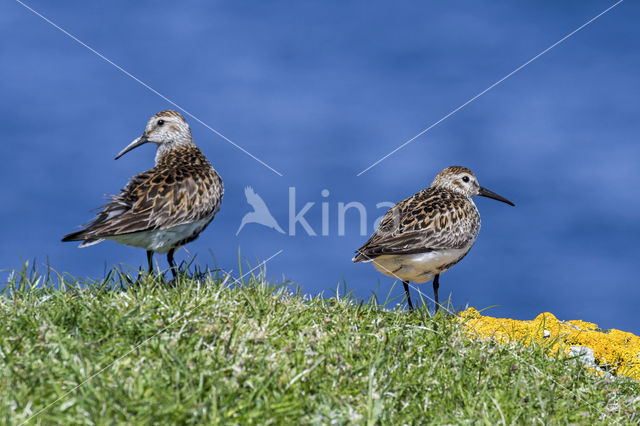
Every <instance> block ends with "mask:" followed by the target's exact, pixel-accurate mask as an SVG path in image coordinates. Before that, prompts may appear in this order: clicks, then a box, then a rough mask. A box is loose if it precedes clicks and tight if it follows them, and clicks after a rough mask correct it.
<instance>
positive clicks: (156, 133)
mask: <svg viewBox="0 0 640 426" xmlns="http://www.w3.org/2000/svg"><path fill="white" fill-rule="evenodd" d="M148 142H150V143H154V144H156V145H158V149H159V150H163V151H164V150H166V149H171V148H173V147H175V146H178V145H183V144H192V143H193V140H192V138H191V130H190V129H189V125H188V124H187V122H186V120H185V119H184V117H183V116H182V115H181V114H180V113H178V112H176V111H171V110H168V111H161V112H159V113H157V114H156V115H154V116H153V117H151V118H150V119H149V122H148V123H147V127H146V128H145V130H144V133H142V136H140V137H139V138H137V139H136V140H134V141H133V142H131V143H130V144H129V145H128V146H127V147H126V148H125V149H123V150H122V151H120V153H119V154H118V155H117V156H116V160H117V159H118V158H120V157H122V156H123V155H124V154H126V153H127V152H129V151H131V150H132V149H134V148H137V147H139V146H140V145H143V144H145V143H148Z"/></svg>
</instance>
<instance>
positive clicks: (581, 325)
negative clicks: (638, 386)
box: [458, 308, 640, 380]
mask: <svg viewBox="0 0 640 426" xmlns="http://www.w3.org/2000/svg"><path fill="white" fill-rule="evenodd" d="M458 318H459V319H460V321H462V322H463V323H464V325H465V328H466V329H467V331H468V332H469V334H470V335H473V336H477V337H480V338H491V339H495V340H497V341H499V342H505V343H506V342H510V341H517V342H520V343H523V344H525V345H529V344H531V343H533V342H535V343H537V344H540V345H545V346H547V347H548V349H549V353H550V354H554V355H555V354H563V353H564V354H566V355H568V356H572V357H576V356H577V357H578V358H579V359H580V360H581V361H583V362H584V361H588V363H587V364H588V366H589V367H591V368H593V369H594V370H595V371H600V372H608V373H611V374H613V375H622V376H627V377H630V378H632V379H635V380H640V337H638V336H636V335H634V334H631V333H627V332H624V331H620V330H616V329H611V330H601V329H599V328H598V326H597V325H596V324H594V323H590V322H586V321H581V320H574V321H560V320H558V319H557V318H556V317H555V316H554V315H553V314H551V313H549V312H544V313H541V314H540V315H538V316H537V317H536V318H534V319H533V320H530V321H520V320H513V319H509V318H493V317H488V316H483V315H481V314H480V313H479V312H478V311H477V310H476V309H474V308H468V309H467V310H465V311H463V312H461V313H460V314H458ZM589 362H590V363H592V364H589Z"/></svg>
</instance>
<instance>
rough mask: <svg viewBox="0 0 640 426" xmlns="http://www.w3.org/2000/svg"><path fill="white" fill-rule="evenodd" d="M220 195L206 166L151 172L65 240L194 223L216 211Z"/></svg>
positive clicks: (217, 179)
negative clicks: (82, 228)
mask: <svg viewBox="0 0 640 426" xmlns="http://www.w3.org/2000/svg"><path fill="white" fill-rule="evenodd" d="M222 193H223V187H222V180H221V179H220V177H219V176H218V174H217V173H216V172H215V170H213V169H212V168H211V167H210V166H208V165H203V166H202V167H190V168H189V169H188V170H184V169H181V168H179V167H178V168H172V169H163V170H158V169H156V168H154V169H151V170H148V171H146V172H143V173H140V174H138V175H136V176H134V177H133V178H132V179H131V181H130V182H129V183H128V184H127V186H126V187H125V188H124V189H123V190H122V191H121V192H120V193H119V194H118V195H116V196H114V197H113V198H112V201H111V202H110V203H108V204H106V205H104V206H103V207H102V210H101V211H100V212H99V213H98V215H97V217H96V219H95V220H94V221H93V222H91V223H89V224H87V225H86V226H87V228H85V229H84V230H82V231H78V232H75V233H73V234H69V235H67V236H66V237H65V239H64V240H65V241H69V240H74V239H96V238H104V237H109V236H114V235H121V234H128V233H131V232H139V231H147V230H154V229H165V228H171V227H173V226H176V225H180V224H183V223H190V222H194V221H196V220H200V219H203V218H205V217H207V216H209V215H211V213H214V212H216V211H217V210H218V208H219V206H220V203H221V201H222Z"/></svg>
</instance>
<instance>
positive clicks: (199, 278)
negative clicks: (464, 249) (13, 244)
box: [0, 268, 640, 424]
mask: <svg viewBox="0 0 640 426" xmlns="http://www.w3.org/2000/svg"><path fill="white" fill-rule="evenodd" d="M134 275H135V274H134ZM56 282H59V277H58V278H56ZM63 282H64V285H63V288H62V289H56V288H54V287H53V286H52V285H51V278H48V277H46V276H40V275H38V273H37V272H35V271H27V270H26V268H25V270H24V271H22V273H16V274H14V275H13V277H12V278H11V282H10V283H9V285H8V287H7V289H6V290H5V294H4V295H1V296H0V422H6V423H8V424H19V423H22V422H24V421H27V420H29V421H30V422H34V423H42V424H50V423H58V424H60V423H62V424H71V423H89V424H92V423H97V424H103V423H113V422H126V423H141V422H144V423H149V422H156V423H197V422H205V423H239V424H240V423H241V424H245V423H261V424H264V423H267V424H268V423H279V424H282V423H329V422H337V423H340V424H348V423H358V424H374V423H383V424H401V423H438V424H440V423H460V422H470V423H486V424H500V423H518V424H520V423H527V424H528V423H570V422H572V423H578V424H594V423H607V424H609V423H625V424H626V423H629V422H638V421H640V398H638V395H640V386H639V385H638V383H636V382H633V381H631V380H611V379H601V378H597V377H595V376H593V375H592V374H590V373H589V372H588V371H587V370H586V369H585V368H584V367H582V366H581V365H580V364H579V363H578V362H576V361H575V360H570V359H557V358H553V357H548V356H546V355H545V351H544V349H543V348H541V347H535V346H533V347H522V346H519V345H500V344H496V343H493V342H491V341H477V340H470V339H469V338H468V337H466V335H465V334H464V332H463V330H462V328H461V326H460V324H459V323H458V322H457V321H455V320H454V319H453V318H452V317H450V316H446V315H441V314H438V315H435V316H430V315H429V314H428V313H427V312H426V311H417V312H415V313H409V312H407V311H404V310H395V309H385V308H384V307H382V306H379V305H376V303H374V302H375V299H372V300H371V301H370V303H368V304H360V303H356V302H355V301H354V300H353V299H352V298H351V297H346V298H343V297H340V298H335V297H334V298H331V299H323V298H314V299H312V300H309V299H308V298H307V299H305V298H304V297H302V296H301V295H299V294H296V293H292V292H291V288H292V286H290V285H285V284H280V285H273V284H269V283H267V282H265V281H264V280H263V279H262V278H261V277H260V276H252V277H250V278H246V279H245V280H244V281H243V282H242V283H235V284H234V285H230V284H231V281H230V280H227V282H226V283H222V282H221V277H216V276H215V275H212V274H211V273H205V274H202V273H198V274H196V278H187V277H182V278H181V279H180V280H179V282H178V283H177V284H176V285H175V286H170V285H168V284H166V283H165V282H164V281H162V280H161V279H158V278H154V277H152V276H151V277H150V276H145V277H143V279H142V282H141V283H140V285H139V286H138V287H136V288H132V289H129V290H123V288H122V285H123V284H124V283H125V282H126V278H125V276H124V274H123V273H121V272H118V271H112V272H111V273H110V274H109V275H108V276H107V278H106V279H105V280H101V281H98V282H92V283H87V282H81V283H80V282H75V281H74V280H73V279H72V278H70V277H65V279H64V280H63ZM114 361H115V362H114ZM81 383H83V384H82V385H81V386H80V387H78V388H77V389H76V387H77V386H78V385H79V384H81ZM40 410H42V411H40ZM36 413H39V414H38V415H37V416H35V417H32V416H33V415H34V414H36Z"/></svg>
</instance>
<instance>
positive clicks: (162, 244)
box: [108, 218, 211, 253]
mask: <svg viewBox="0 0 640 426" xmlns="http://www.w3.org/2000/svg"><path fill="white" fill-rule="evenodd" d="M210 220H211V219H210V218H205V219H201V220H198V221H196V222H191V223H184V224H182V225H176V226H174V227H172V228H167V229H156V230H153V231H142V232H132V233H130V234H124V235H115V236H113V237H108V238H109V239H110V240H114V241H116V242H119V243H120V244H126V245H128V246H134V247H142V248H144V249H147V250H151V251H153V252H155V253H167V252H168V251H169V250H171V249H172V248H177V247H178V243H179V242H180V241H182V240H184V239H186V238H189V237H191V236H193V235H197V234H199V233H200V232H202V230H203V229H204V228H206V227H207V224H208V223H209V221H210Z"/></svg>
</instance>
